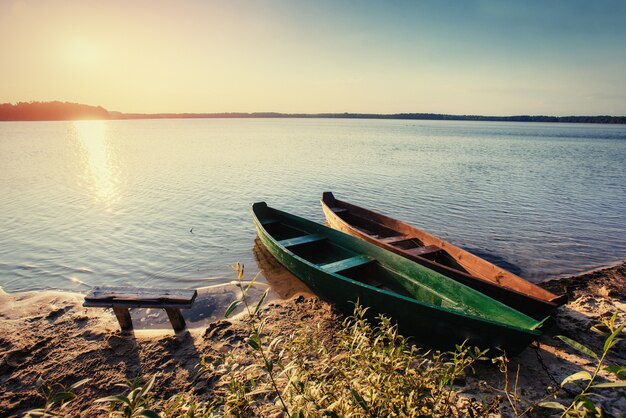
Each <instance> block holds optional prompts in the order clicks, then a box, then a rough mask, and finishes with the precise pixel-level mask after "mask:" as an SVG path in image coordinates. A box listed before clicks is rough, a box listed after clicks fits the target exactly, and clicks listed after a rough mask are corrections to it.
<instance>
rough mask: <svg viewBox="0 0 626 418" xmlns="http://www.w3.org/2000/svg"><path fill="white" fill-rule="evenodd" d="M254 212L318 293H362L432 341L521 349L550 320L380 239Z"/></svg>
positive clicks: (262, 234)
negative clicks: (399, 252)
mask: <svg viewBox="0 0 626 418" xmlns="http://www.w3.org/2000/svg"><path fill="white" fill-rule="evenodd" d="M252 213H253V216H254V223H255V227H256V230H257V234H258V236H259V239H260V241H261V243H262V244H263V245H264V246H265V247H266V249H267V250H268V251H269V252H270V253H271V254H272V255H273V256H274V257H275V258H276V259H277V260H278V262H280V263H281V264H282V265H283V266H285V267H286V268H287V269H288V270H289V271H291V272H292V273H293V274H294V275H296V276H297V277H298V278H299V279H300V280H302V281H303V282H305V284H307V285H308V286H309V287H310V288H311V289H312V290H313V291H314V292H316V293H317V294H318V295H320V296H321V297H323V298H325V299H327V300H329V301H332V302H334V303H336V304H337V305H338V306H339V307H342V308H344V309H347V310H351V309H352V308H353V306H352V304H351V302H355V301H357V300H358V301H359V302H360V303H361V304H362V305H364V306H368V307H370V310H371V312H372V313H383V314H386V315H388V316H390V317H392V318H394V319H395V320H396V321H397V322H398V324H399V326H400V327H401V329H402V330H403V332H408V333H410V334H411V335H414V336H415V337H417V338H418V339H420V340H422V341H424V342H426V343H427V344H429V345H431V346H437V347H451V346H452V345H453V344H455V343H461V342H463V341H464V340H468V341H469V343H470V344H473V345H478V346H481V347H485V348H486V347H500V348H503V349H506V350H507V352H509V353H516V352H519V351H521V350H522V349H523V348H524V347H526V346H527V345H528V344H529V343H530V342H531V341H532V340H534V339H536V338H537V337H538V336H539V335H540V332H539V327H540V326H541V324H542V322H540V321H537V320H535V319H533V318H530V317H528V316H526V315H524V314H522V313H520V312H519V311H517V310H515V309H512V308H510V307H508V306H506V305H504V304H502V303H500V302H498V301H496V300H494V299H491V298H490V297H488V296H485V295H483V294H482V293H480V292H477V291H476V290H474V289H471V288H469V287H467V286H465V285H463V284H460V283H458V282H456V281H454V280H452V279H449V278H447V277H445V276H443V275H441V274H439V273H437V272H435V271H432V270H430V269H428V268H426V267H424V266H421V265H419V264H417V263H414V262H412V261H410V260H407V259H406V258H404V257H402V256H399V255H397V254H394V253H392V252H390V251H386V250H384V249H382V248H380V247H378V246H376V245H374V244H371V243H369V242H366V241H364V240H361V239H358V238H355V237H352V236H350V235H347V234H344V233H343V232H340V231H337V230H334V229H331V228H328V227H326V226H324V225H321V224H318V223H315V222H311V221H308V220H306V219H303V218H300V217H297V216H295V215H291V214H288V213H286V212H282V211H279V210H276V209H273V208H270V207H268V206H267V205H266V204H265V203H264V202H260V203H255V204H254V205H253V206H252Z"/></svg>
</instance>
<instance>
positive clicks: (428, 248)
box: [322, 192, 567, 318]
mask: <svg viewBox="0 0 626 418" xmlns="http://www.w3.org/2000/svg"><path fill="white" fill-rule="evenodd" d="M322 209H323V210H324V214H325V215H326V221H327V222H328V224H329V225H330V226H331V227H332V228H335V229H338V230H340V231H343V232H346V233H348V234H350V235H353V236H356V237H359V238H362V239H364V240H366V241H369V242H372V243H374V244H377V245H378V246H380V247H382V248H384V249H386V250H389V251H392V252H394V253H396V254H400V255H402V256H404V257H406V258H408V259H410V260H413V261H415V262H416V263H419V264H421V265H423V266H425V267H428V268H430V269H432V270H434V271H437V272H439V273H441V274H443V275H445V276H447V277H450V278H451V279H454V280H456V281H458V282H460V283H463V284H465V285H467V286H469V287H471V288H473V289H476V290H478V291H480V292H482V293H484V294H485V295H487V296H489V297H491V298H493V299H496V300H498V301H500V302H502V303H504V304H506V305H509V306H511V307H513V308H515V309H517V310H518V311H520V312H523V313H525V314H527V315H530V316H532V317H534V318H544V317H545V316H546V315H549V314H550V313H551V311H552V310H554V309H555V308H557V307H558V306H560V305H562V304H564V303H565V302H566V301H567V297H566V295H560V296H558V295H555V294H553V293H551V292H549V291H547V290H545V289H543V288H541V287H539V286H537V285H536V284H533V283H531V282H529V281H527V280H524V279H522V278H521V277H519V276H516V275H515V274H513V273H511V272H508V271H506V270H504V269H503V268H500V267H498V266H496V265H494V264H492V263H490V262H488V261H486V260H484V259H482V258H480V257H478V256H476V255H474V254H472V253H470V252H468V251H465V250H464V249H462V248H459V247H457V246H455V245H452V244H450V243H449V242H447V241H444V240H442V239H441V238H438V237H436V236H434V235H431V234H429V233H427V232H424V231H422V230H421V229H418V228H415V227H413V226H411V225H408V224H406V223H404V222H402V221H399V220H396V219H393V218H390V217H388V216H385V215H382V214H379V213H376V212H372V211H371V210H368V209H364V208H361V207H359V206H356V205H353V204H350V203H347V202H344V201H341V200H338V199H335V197H334V196H333V194H332V193H331V192H325V193H324V194H323V195H322Z"/></svg>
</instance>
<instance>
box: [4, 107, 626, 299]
mask: <svg viewBox="0 0 626 418" xmlns="http://www.w3.org/2000/svg"><path fill="white" fill-rule="evenodd" d="M625 161H626V126H624V125H618V126H609V125H569V124H540V123H498V122H442V121H385V120H329V119H200V120H136V121H81V122H31V123H2V124H0V236H1V237H2V246H1V247H0V286H2V288H3V289H4V290H6V291H9V292H12V291H22V290H38V289H63V290H73V291H79V292H84V291H86V290H88V289H89V288H90V287H91V286H94V285H102V284H109V285H133V286H148V287H181V288H199V287H205V286H214V285H220V284H227V283H229V282H230V281H231V280H233V279H234V278H235V274H234V272H233V271H232V270H231V268H230V267H229V265H231V264H233V263H236V262H241V263H244V264H245V265H246V268H247V276H249V277H248V278H251V277H252V276H253V275H254V274H255V273H256V272H257V271H259V270H260V269H263V270H264V271H265V272H270V273H267V274H273V273H271V272H272V271H274V272H276V269H272V268H267V267H266V268H263V266H262V261H261V263H259V260H260V258H259V257H258V256H256V257H255V251H253V247H254V237H255V231H254V228H253V225H252V221H251V215H250V211H249V208H250V205H251V204H252V203H253V202H255V201H260V200H265V201H266V202H267V203H268V204H269V205H271V206H274V207H277V208H279V209H283V210H286V211H290V212H292V213H294V214H297V215H300V216H304V217H307V218H309V219H312V220H315V221H319V222H323V215H322V212H321V209H320V206H319V198H320V196H321V193H322V191H325V190H331V191H333V192H335V195H336V196H337V197H338V198H340V199H342V200H346V201H349V202H353V203H356V204H359V205H362V206H366V207H368V208H371V209H374V210H377V211H380V212H384V213H386V214H388V215H391V216H394V217H397V218H400V219H403V220H405V221H408V222H410V223H412V224H414V225H416V226H418V227H421V228H424V229H426V230H427V231H429V232H431V233H434V234H436V235H439V236H441V237H442V238H444V239H447V240H449V241H451V242H453V243H455V244H457V245H460V246H462V247H464V248H466V249H468V250H470V251H473V252H475V253H477V254H479V255H481V256H484V257H485V258H487V259H489V260H490V261H492V262H494V263H496V264H499V265H501V266H503V267H505V268H508V269H510V270H511V271H513V272H515V273H517V274H520V275H521V276H522V277H525V278H528V279H530V280H532V281H535V282H539V281H542V280H545V279H548V278H552V277H556V276H562V275H570V274H575V273H579V272H582V271H586V270H590V269H593V268H595V267H598V266H601V265H607V264H611V263H615V262H619V261H620V260H622V259H623V257H624V255H625V254H626V239H625V238H626V210H624V209H625V208H626V170H625V169H624V168H625V166H624V162H625ZM262 259H263V257H261V260H262ZM279 274H280V273H279ZM271 279H272V278H271V277H270V278H269V280H268V281H269V282H270V283H271V281H272V280H271ZM260 280H261V281H265V278H264V277H261V278H260Z"/></svg>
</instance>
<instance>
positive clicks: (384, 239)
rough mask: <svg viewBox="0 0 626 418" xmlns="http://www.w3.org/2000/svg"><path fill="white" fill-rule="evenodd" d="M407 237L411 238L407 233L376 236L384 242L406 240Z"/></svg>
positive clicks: (390, 242)
mask: <svg viewBox="0 0 626 418" xmlns="http://www.w3.org/2000/svg"><path fill="white" fill-rule="evenodd" d="M408 239H411V238H410V237H409V236H407V235H394V236H393V237H385V238H378V240H379V241H380V242H384V243H385V244H392V243H394V242H399V241H406V240H408Z"/></svg>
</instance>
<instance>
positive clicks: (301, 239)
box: [278, 234, 326, 247]
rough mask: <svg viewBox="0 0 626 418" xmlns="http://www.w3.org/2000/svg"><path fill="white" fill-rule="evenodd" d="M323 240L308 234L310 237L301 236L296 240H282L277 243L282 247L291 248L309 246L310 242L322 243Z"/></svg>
mask: <svg viewBox="0 0 626 418" xmlns="http://www.w3.org/2000/svg"><path fill="white" fill-rule="evenodd" d="M324 239H326V238H324V237H323V236H321V235H317V234H310V235H302V236H300V237H296V238H289V239H284V240H282V241H278V243H279V244H280V245H282V246H283V247H293V246H295V245H302V244H309V243H311V242H316V241H322V240H324Z"/></svg>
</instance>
